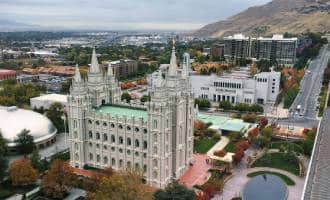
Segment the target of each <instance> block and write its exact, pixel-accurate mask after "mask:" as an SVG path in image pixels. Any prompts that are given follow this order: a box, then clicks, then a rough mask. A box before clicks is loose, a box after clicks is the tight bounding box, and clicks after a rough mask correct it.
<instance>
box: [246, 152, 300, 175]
mask: <svg viewBox="0 0 330 200" xmlns="http://www.w3.org/2000/svg"><path fill="white" fill-rule="evenodd" d="M252 167H271V168H276V169H281V170H285V171H287V172H290V173H292V174H295V175H297V176H299V162H298V159H297V158H296V156H294V155H292V154H286V153H271V154H266V155H264V156H263V157H261V158H259V159H258V160H257V161H256V162H254V163H253V165H252Z"/></svg>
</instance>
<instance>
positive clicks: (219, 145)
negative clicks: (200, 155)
mask: <svg viewBox="0 0 330 200" xmlns="http://www.w3.org/2000/svg"><path fill="white" fill-rule="evenodd" d="M228 143H229V139H228V137H226V136H221V140H220V141H219V142H218V143H216V144H215V145H214V146H213V147H212V148H211V149H210V150H209V151H208V152H207V153H206V155H207V156H208V157H210V156H213V153H214V152H215V151H219V150H222V149H224V148H225V147H226V146H227V144H228Z"/></svg>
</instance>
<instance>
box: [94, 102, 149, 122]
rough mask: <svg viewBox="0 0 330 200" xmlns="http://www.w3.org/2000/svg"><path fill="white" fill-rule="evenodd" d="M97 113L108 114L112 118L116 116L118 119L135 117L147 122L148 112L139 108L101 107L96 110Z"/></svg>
mask: <svg viewBox="0 0 330 200" xmlns="http://www.w3.org/2000/svg"><path fill="white" fill-rule="evenodd" d="M96 112H97V113H101V114H110V115H112V116H116V115H118V116H119V117H124V116H126V117H129V118H130V117H135V118H143V120H144V121H147V120H148V112H147V111H146V110H142V109H139V108H130V107H121V106H114V105H111V106H101V107H100V108H98V109H96Z"/></svg>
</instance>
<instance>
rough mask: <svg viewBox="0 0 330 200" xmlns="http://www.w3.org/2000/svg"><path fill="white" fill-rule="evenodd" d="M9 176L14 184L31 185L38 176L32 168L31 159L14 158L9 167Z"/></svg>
mask: <svg viewBox="0 0 330 200" xmlns="http://www.w3.org/2000/svg"><path fill="white" fill-rule="evenodd" d="M9 178H10V180H11V182H12V184H13V185H14V186H25V185H31V184H33V183H34V182H36V180H37V178H38V171H37V170H36V169H34V168H33V166H32V163H31V160H29V159H27V158H22V159H18V160H15V161H14V162H13V163H12V164H11V165H10V167H9Z"/></svg>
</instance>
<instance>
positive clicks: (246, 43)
mask: <svg viewBox="0 0 330 200" xmlns="http://www.w3.org/2000/svg"><path fill="white" fill-rule="evenodd" d="M297 41H298V39H297V38H284V37H283V35H274V36H273V37H272V38H264V37H259V38H252V37H246V36H244V35H242V34H235V35H234V36H229V37H225V38H224V43H225V57H226V59H227V60H230V61H235V60H238V59H242V58H246V59H253V60H256V61H258V60H267V61H270V62H271V63H274V64H275V63H277V64H278V65H286V66H293V65H294V64H295V62H296V51H297Z"/></svg>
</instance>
